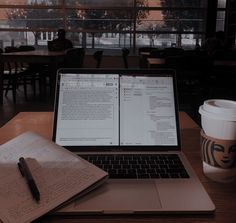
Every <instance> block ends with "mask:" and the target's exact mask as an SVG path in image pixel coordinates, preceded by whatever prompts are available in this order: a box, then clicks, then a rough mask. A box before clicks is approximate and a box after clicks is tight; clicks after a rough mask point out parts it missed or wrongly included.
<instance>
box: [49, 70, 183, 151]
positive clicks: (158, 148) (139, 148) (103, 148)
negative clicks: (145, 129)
mask: <svg viewBox="0 0 236 223" xmlns="http://www.w3.org/2000/svg"><path fill="white" fill-rule="evenodd" d="M66 73H75V74H98V75H99V74H119V75H132V74H133V76H137V75H142V76H153V75H155V76H171V77H172V78H173V88H174V89H173V90H174V103H175V117H176V127H177V128H176V134H177V145H171V146H169V145H140V146H139V145H138V146H137V145H135V146H133V145H132V146H131V145H129V146H124V145H122V146H121V145H112V146H110V145H101V146H84V145H82V146H79V145H78V146H63V147H64V148H66V149H68V150H69V151H71V152H97V151H99V152H114V151H120V152H122V151H123V152H132V151H139V152H162V151H165V152H167V151H180V150H181V141H180V125H179V113H178V111H179V109H178V101H177V98H178V97H177V83H176V73H175V70H173V69H83V68H61V69H59V70H58V71H57V79H56V89H55V101H54V116H53V134H52V140H53V141H54V142H55V141H56V131H57V115H58V114H57V108H58V101H59V100H58V99H59V91H60V77H61V74H66Z"/></svg>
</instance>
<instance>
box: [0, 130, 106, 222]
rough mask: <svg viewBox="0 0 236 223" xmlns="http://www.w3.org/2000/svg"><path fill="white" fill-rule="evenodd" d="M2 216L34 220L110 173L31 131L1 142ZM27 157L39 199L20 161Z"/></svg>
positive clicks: (0, 187)
mask: <svg viewBox="0 0 236 223" xmlns="http://www.w3.org/2000/svg"><path fill="white" fill-rule="evenodd" d="M0 151H1V153H0V169H1V171H0V218H1V220H2V221H3V222H9V223H10V222H11V223H14V222H17V223H20V222H31V221H32V220H34V219H36V218H38V217H40V216H41V215H43V214H44V213H47V212H49V211H50V210H52V209H54V208H55V207H57V206H59V205H60V204H61V203H63V202H65V201H67V200H68V199H70V198H71V197H73V196H75V195H77V194H79V193H80V192H81V191H84V190H85V189H86V188H88V187H89V186H91V185H92V184H94V183H95V182H97V181H99V180H100V179H102V178H104V177H105V176H106V175H107V173H106V172H104V171H102V170H100V169H98V168H97V167H95V166H93V165H91V164H90V163H88V162H87V161H85V160H83V159H80V158H78V156H76V155H75V154H73V153H71V152H69V151H67V150H65V149H63V148H62V147H60V146H58V145H56V144H54V143H53V142H51V141H49V140H47V139H45V138H42V137H41V136H39V135H36V134H34V133H32V132H28V133H24V134H22V135H20V136H18V137H17V138H15V139H13V140H11V141H9V142H8V143H6V144H4V145H2V146H0ZM20 157H25V158H26V162H27V164H28V165H29V168H30V170H31V172H32V175H33V177H34V179H35V181H36V185H37V186H38V189H39V191H40V201H39V203H37V202H36V201H35V200H34V199H33V198H32V195H31V193H30V190H29V188H28V185H27V183H26V181H25V179H24V177H22V175H21V173H20V171H19V169H18V166H17V162H18V159H19V158H20Z"/></svg>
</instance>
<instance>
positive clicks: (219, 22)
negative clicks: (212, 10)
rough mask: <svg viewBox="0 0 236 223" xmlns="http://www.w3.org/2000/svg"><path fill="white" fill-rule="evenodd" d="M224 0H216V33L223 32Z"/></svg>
mask: <svg viewBox="0 0 236 223" xmlns="http://www.w3.org/2000/svg"><path fill="white" fill-rule="evenodd" d="M225 15H226V0H218V2H217V14H216V31H224V30H225Z"/></svg>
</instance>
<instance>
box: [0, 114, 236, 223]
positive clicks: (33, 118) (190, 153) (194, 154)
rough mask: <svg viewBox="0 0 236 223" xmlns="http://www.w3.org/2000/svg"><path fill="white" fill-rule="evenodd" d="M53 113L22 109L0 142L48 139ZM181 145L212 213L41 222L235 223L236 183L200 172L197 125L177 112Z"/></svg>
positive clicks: (47, 219)
mask: <svg viewBox="0 0 236 223" xmlns="http://www.w3.org/2000/svg"><path fill="white" fill-rule="evenodd" d="M52 120H53V113H52V112H22V113H19V114H18V115H16V116H15V117H14V118H13V119H12V120H10V121H9V122H8V123H7V124H5V125H4V126H3V127H2V128H0V144H2V143H4V142H6V141H7V140H9V139H11V138H13V137H15V136H17V135H19V134H20V133H22V132H24V131H28V130H32V131H35V132H37V133H39V134H41V135H43V136H45V137H47V138H51V135H52ZM180 125H181V137H182V148H183V151H184V153H185V154H186V156H187V157H188V159H189V161H190V163H191V165H192V166H193V168H194V169H195V171H196V173H197V175H198V177H199V178H200V180H201V182H202V184H203V185H204V187H205V189H206V191H207V192H208V193H209V195H210V197H211V198H212V200H213V202H214V203H215V205H216V212H215V214H213V215H203V214H202V215H194V214H186V215H183V214H181V215H147V216H145V215H138V216H132V215H123V216H122V215H112V216H89V215H87V216H76V215H74V216H53V214H52V215H47V216H44V217H42V218H41V219H39V220H38V221H36V222H40V223H49V222H50V223H51V222H52V223H80V222H85V223H93V222H97V223H98V222H99V223H102V222H105V223H110V222H111V223H121V222H122V223H123V222H124V223H144V222H148V223H156V222H161V223H174V222H176V223H179V222H180V223H189V222H193V223H235V222H236V211H235V204H236V183H230V184H222V183H216V182H213V181H211V180H209V179H208V178H207V177H205V176H204V175H203V173H202V163H201V157H200V146H199V139H200V137H199V131H200V128H199V126H198V125H197V124H196V123H195V122H194V121H193V120H192V119H191V118H190V117H189V116H188V115H187V114H186V113H184V112H180Z"/></svg>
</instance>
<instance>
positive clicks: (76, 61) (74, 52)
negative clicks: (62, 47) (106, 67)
mask: <svg viewBox="0 0 236 223" xmlns="http://www.w3.org/2000/svg"><path fill="white" fill-rule="evenodd" d="M84 56H85V49H84V48H72V49H69V50H67V51H66V57H65V67H66V68H82V67H83V65H84Z"/></svg>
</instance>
